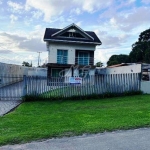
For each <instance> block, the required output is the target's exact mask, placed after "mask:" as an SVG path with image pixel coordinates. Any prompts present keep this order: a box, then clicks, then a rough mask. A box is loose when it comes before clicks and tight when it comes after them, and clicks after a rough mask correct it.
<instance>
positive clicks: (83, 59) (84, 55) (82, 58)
mask: <svg viewBox="0 0 150 150" xmlns="http://www.w3.org/2000/svg"><path fill="white" fill-rule="evenodd" d="M89 59H90V57H89V53H88V52H79V54H78V64H79V65H89Z"/></svg>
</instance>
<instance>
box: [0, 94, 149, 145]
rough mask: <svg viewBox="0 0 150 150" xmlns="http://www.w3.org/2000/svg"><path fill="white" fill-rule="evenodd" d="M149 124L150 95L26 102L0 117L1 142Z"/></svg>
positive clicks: (20, 141)
mask: <svg viewBox="0 0 150 150" xmlns="http://www.w3.org/2000/svg"><path fill="white" fill-rule="evenodd" d="M144 126H150V95H137V96H126V97H117V98H109V99H101V100H78V101H77V100H76V101H71V100H70V101H52V102H50V101H43V102H41V101H37V102H25V103H23V104H22V105H20V106H19V107H18V108H17V109H16V110H15V111H13V112H11V113H10V114H7V115H5V116H3V117H0V145H4V144H8V143H9V144H10V143H11V144H13V143H24V142H28V141H31V140H37V139H45V138H51V137H61V136H72V135H79V134H83V133H98V132H103V131H106V130H107V131H112V130H117V129H129V128H138V127H144Z"/></svg>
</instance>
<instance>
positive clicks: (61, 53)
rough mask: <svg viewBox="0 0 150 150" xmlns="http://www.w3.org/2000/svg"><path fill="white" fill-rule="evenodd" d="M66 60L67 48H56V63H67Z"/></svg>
mask: <svg viewBox="0 0 150 150" xmlns="http://www.w3.org/2000/svg"><path fill="white" fill-rule="evenodd" d="M67 62H68V50H60V49H58V50H57V63H58V64H67Z"/></svg>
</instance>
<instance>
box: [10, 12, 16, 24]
mask: <svg viewBox="0 0 150 150" xmlns="http://www.w3.org/2000/svg"><path fill="white" fill-rule="evenodd" d="M10 20H11V23H14V22H15V21H17V20H18V17H17V16H15V15H13V14H11V15H10Z"/></svg>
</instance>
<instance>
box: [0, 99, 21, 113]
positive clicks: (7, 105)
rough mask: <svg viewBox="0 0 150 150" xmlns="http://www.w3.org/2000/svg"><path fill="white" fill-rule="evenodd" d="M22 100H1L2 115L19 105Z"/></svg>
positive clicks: (0, 110) (0, 109)
mask: <svg viewBox="0 0 150 150" xmlns="http://www.w3.org/2000/svg"><path fill="white" fill-rule="evenodd" d="M20 103H21V101H6V100H5V101H0V116H3V115H4V114H6V113H8V112H9V111H10V110H12V109H14V108H15V107H17V106H18V105H19V104H20Z"/></svg>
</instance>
